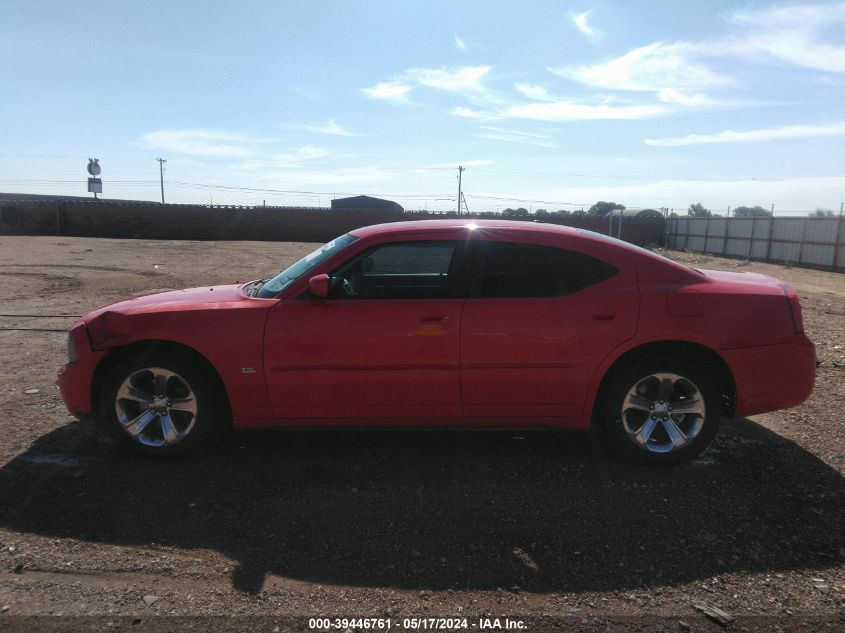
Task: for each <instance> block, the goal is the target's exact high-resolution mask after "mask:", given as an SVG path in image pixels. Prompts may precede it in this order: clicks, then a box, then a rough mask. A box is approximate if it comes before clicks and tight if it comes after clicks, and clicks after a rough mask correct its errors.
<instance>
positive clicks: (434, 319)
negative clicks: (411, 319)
mask: <svg viewBox="0 0 845 633" xmlns="http://www.w3.org/2000/svg"><path fill="white" fill-rule="evenodd" d="M420 321H422V322H423V323H447V322H448V321H449V317H448V316H447V315H445V314H424V315H422V316H421V317H420Z"/></svg>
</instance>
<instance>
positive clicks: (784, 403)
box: [719, 334, 816, 418]
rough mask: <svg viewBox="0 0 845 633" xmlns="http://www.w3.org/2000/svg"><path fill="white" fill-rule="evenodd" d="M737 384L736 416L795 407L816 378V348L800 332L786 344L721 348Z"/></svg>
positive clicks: (810, 389) (808, 393)
mask: <svg viewBox="0 0 845 633" xmlns="http://www.w3.org/2000/svg"><path fill="white" fill-rule="evenodd" d="M719 353H720V354H721V356H722V358H724V359H725V361H726V362H727V364H728V366H729V367H730V368H731V371H732V372H733V375H734V381H735V383H736V393H737V400H736V413H735V415H736V417H738V418H741V417H746V416H749V415H754V414H757V413H766V412H768V411H778V410H780V409H789V408H790V407H795V406H798V405H799V404H801V403H802V402H804V401H805V400H807V398H809V397H810V394H811V393H812V392H813V386H814V384H815V381H816V347H815V345H813V342H812V341H811V340H810V339H808V338H807V337H806V336H804V335H803V334H800V335H796V336H795V337H794V338H793V339H792V340H790V341H789V342H787V343H781V344H778V345H765V346H761V347H747V348H742V349H729V350H720V351H719Z"/></svg>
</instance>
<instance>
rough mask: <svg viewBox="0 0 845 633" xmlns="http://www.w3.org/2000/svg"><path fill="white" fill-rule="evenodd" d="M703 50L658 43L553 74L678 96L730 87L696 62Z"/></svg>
mask: <svg viewBox="0 0 845 633" xmlns="http://www.w3.org/2000/svg"><path fill="white" fill-rule="evenodd" d="M700 53H701V46H700V45H698V44H693V43H689V42H678V43H675V44H664V43H663V42H655V43H653V44H649V45H647V46H641V47H639V48H635V49H633V50H630V51H628V52H627V53H625V54H624V55H622V56H621V57H617V58H615V59H611V60H609V61H606V62H602V63H599V64H593V65H588V66H579V67H575V68H571V67H563V68H549V71H550V72H552V73H554V74H556V75H559V76H561V77H565V78H567V79H572V80H574V81H578V82H580V83H583V84H586V85H588V86H592V87H595V88H607V89H612V90H634V91H643V92H657V93H659V92H660V91H661V90H667V89H668V90H672V91H677V92H678V93H686V92H695V91H701V90H704V89H708V88H716V87H722V86H727V85H730V84H731V83H733V82H732V80H731V79H730V78H729V77H727V76H725V75H722V74H720V73H717V72H715V71H714V70H711V69H710V68H708V67H707V66H705V65H703V64H701V63H699V62H697V61H694V60H695V58H696V56H697V55H699V54H700Z"/></svg>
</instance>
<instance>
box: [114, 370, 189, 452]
mask: <svg viewBox="0 0 845 633" xmlns="http://www.w3.org/2000/svg"><path fill="white" fill-rule="evenodd" d="M114 408H115V413H116V414H117V420H118V422H120V425H121V426H122V427H123V430H124V431H126V433H127V434H128V435H129V437H131V438H132V439H134V440H135V441H136V442H138V443H140V444H143V445H144V446H151V447H161V446H169V445H172V444H176V443H177V442H180V441H181V440H183V439H185V437H187V436H188V435H189V434H190V432H191V430H192V429H193V428H194V425H195V424H196V420H197V399H196V396H195V395H194V392H193V390H192V389H191V386H190V385H189V384H188V382H187V381H186V380H185V379H184V378H182V376H180V375H179V374H177V373H175V372H173V371H170V370H169V369H164V368H162V367H146V368H144V369H139V370H137V371H134V372H132V373H131V374H130V375H129V376H128V377H127V378H126V379H125V380H124V381H123V382H122V383H121V384H120V387H119V388H118V390H117V394H116V395H115V403H114Z"/></svg>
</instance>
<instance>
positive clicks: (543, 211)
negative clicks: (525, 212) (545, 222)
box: [534, 209, 549, 217]
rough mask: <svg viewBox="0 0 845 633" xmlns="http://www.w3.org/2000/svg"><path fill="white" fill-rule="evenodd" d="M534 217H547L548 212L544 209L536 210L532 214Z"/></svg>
mask: <svg viewBox="0 0 845 633" xmlns="http://www.w3.org/2000/svg"><path fill="white" fill-rule="evenodd" d="M534 215H539V216H543V217H545V216H547V215H549V212H548V211H546V210H545V209H537V210H536V211H535V212H534Z"/></svg>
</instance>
